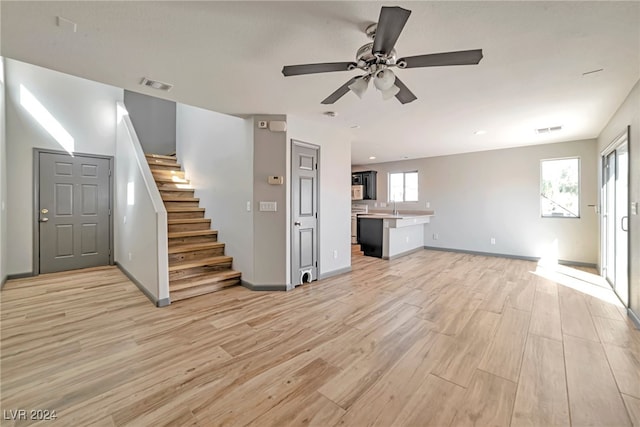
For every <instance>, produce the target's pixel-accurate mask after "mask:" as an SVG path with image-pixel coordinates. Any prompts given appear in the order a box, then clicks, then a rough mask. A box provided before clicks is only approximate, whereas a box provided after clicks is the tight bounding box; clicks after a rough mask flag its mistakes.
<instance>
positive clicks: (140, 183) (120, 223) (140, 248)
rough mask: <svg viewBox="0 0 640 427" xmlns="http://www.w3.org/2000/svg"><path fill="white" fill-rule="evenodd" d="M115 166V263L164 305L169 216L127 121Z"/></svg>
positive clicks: (122, 126)
mask: <svg viewBox="0 0 640 427" xmlns="http://www.w3.org/2000/svg"><path fill="white" fill-rule="evenodd" d="M115 164H116V165H115V178H116V179H115V181H116V191H115V207H114V220H113V222H114V234H115V252H114V258H115V261H116V262H117V263H118V264H119V265H120V266H121V267H122V268H123V269H124V270H126V271H127V273H128V274H129V275H130V276H132V277H133V278H134V279H135V281H136V282H137V284H138V285H139V286H142V287H143V288H144V289H145V290H146V291H147V293H148V295H149V296H150V297H151V299H153V300H154V302H156V303H158V302H160V304H161V305H165V304H166V302H167V301H166V299H167V298H168V297H169V273H168V263H169V261H168V251H167V212H166V210H165V208H164V204H163V202H162V198H161V197H160V192H159V191H158V189H157V187H156V184H155V181H154V180H153V176H152V175H151V171H150V170H149V166H148V165H147V162H146V159H145V158H144V153H143V151H142V147H141V146H140V144H139V141H138V140H137V136H135V131H133V126H132V125H131V122H130V121H129V119H128V117H126V118H123V119H122V120H120V122H119V123H118V130H117V139H116V156H115ZM144 169H146V171H145V170H144ZM145 175H146V177H145Z"/></svg>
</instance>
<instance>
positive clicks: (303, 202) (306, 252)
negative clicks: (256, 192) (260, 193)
mask: <svg viewBox="0 0 640 427" xmlns="http://www.w3.org/2000/svg"><path fill="white" fill-rule="evenodd" d="M319 150H320V148H319V147H318V146H316V145H312V144H307V143H304V142H298V141H292V143H291V283H292V284H293V286H294V287H295V286H298V285H300V284H302V283H308V282H312V281H314V280H317V279H318V154H319Z"/></svg>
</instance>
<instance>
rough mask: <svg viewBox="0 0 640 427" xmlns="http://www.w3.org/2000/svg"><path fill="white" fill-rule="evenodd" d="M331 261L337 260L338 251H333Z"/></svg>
mask: <svg viewBox="0 0 640 427" xmlns="http://www.w3.org/2000/svg"><path fill="white" fill-rule="evenodd" d="M333 259H338V251H337V250H334V251H333Z"/></svg>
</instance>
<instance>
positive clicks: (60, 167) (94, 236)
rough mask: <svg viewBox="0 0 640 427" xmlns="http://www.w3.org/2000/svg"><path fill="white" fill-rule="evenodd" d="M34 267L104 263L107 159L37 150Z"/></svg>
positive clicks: (47, 270)
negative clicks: (37, 254) (36, 264)
mask: <svg viewBox="0 0 640 427" xmlns="http://www.w3.org/2000/svg"><path fill="white" fill-rule="evenodd" d="M38 160H39V174H40V178H39V179H40V181H39V195H38V199H39V206H38V207H37V208H38V210H39V247H40V273H52V272H55V271H65V270H73V269H77V268H87V267H95V266H99V265H107V264H109V260H110V249H111V248H110V246H111V240H110V221H109V214H110V196H109V194H110V191H109V185H110V184H109V163H110V162H109V160H108V159H104V158H94V157H83V156H79V155H75V156H70V155H67V154H53V153H39V158H38Z"/></svg>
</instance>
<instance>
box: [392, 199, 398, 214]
mask: <svg viewBox="0 0 640 427" xmlns="http://www.w3.org/2000/svg"><path fill="white" fill-rule="evenodd" d="M393 215H394V216H395V215H398V208H397V207H396V201H395V200H394V201H393Z"/></svg>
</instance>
